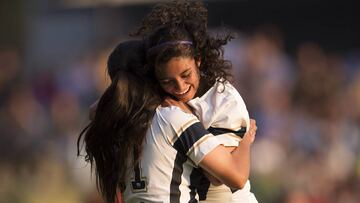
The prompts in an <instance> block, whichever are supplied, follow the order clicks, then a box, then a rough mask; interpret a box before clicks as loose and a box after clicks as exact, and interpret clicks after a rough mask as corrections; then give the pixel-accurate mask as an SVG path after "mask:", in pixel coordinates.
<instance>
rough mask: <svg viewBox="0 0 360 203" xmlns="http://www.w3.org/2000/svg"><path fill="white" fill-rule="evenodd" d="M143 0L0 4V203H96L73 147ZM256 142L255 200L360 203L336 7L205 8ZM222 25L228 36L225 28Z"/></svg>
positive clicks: (358, 142) (356, 86) (344, 14)
mask: <svg viewBox="0 0 360 203" xmlns="http://www.w3.org/2000/svg"><path fill="white" fill-rule="evenodd" d="M153 4H154V2H153V1H150V0H147V1H146V0H137V1H131V3H130V2H129V1H124V0H123V1H114V0H76V1H68V0H54V1H46V0H31V1H21V0H3V1H1V2H0V202H1V203H43V202H44V203H45V202H46V203H57V202H59V203H60V202H61V203H65V202H66V203H72V202H74V203H78V202H79V203H80V202H81V203H92V202H94V203H95V202H102V201H101V199H100V198H99V195H98V193H97V191H96V187H95V179H94V177H92V176H91V174H90V167H89V165H88V164H87V163H86V162H85V161H84V159H83V157H79V158H78V157H77V156H76V153H77V151H76V140H77V137H78V135H79V133H80V131H81V130H82V129H83V128H84V127H85V126H86V124H87V123H88V108H89V106H90V105H91V104H92V103H93V102H94V101H95V100H96V99H97V98H98V97H99V96H100V95H101V94H102V91H103V90H104V89H105V88H106V86H107V85H108V84H109V81H110V79H109V78H108V77H107V75H106V71H105V68H106V60H107V57H108V55H109V53H110V51H111V49H113V48H114V47H115V45H116V44H117V43H118V42H120V41H123V40H127V39H130V37H129V35H128V33H129V32H131V31H134V30H135V28H136V26H137V25H138V24H139V22H140V19H141V18H142V16H144V14H145V13H146V12H147V11H149V10H150V8H151V7H152V6H153ZM206 4H207V5H208V8H209V27H210V29H211V32H213V33H214V34H216V33H220V34H221V32H224V31H226V32H227V31H231V32H233V33H234V34H235V36H236V37H235V39H234V40H232V41H231V42H230V43H229V45H227V46H226V48H225V57H226V58H227V59H229V60H230V61H231V62H232V64H233V69H234V70H233V72H234V78H233V83H234V84H235V85H236V87H237V88H238V90H239V92H240V94H241V95H242V96H243V98H244V100H245V102H246V104H247V107H248V110H249V112H250V115H251V117H253V118H255V119H256V120H257V124H258V128H259V130H258V133H257V139H256V141H255V143H254V147H253V162H252V171H251V176H252V177H251V180H252V190H253V192H254V193H255V194H256V196H257V198H258V200H259V202H262V203H358V202H360V192H359V191H360V40H359V36H360V27H359V22H358V20H357V19H360V18H359V17H360V16H359V14H357V13H358V12H357V11H356V9H355V8H354V7H353V6H352V5H351V3H350V2H349V1H342V2H341V3H340V2H338V3H324V2H315V3H314V2H312V3H311V4H310V3H306V1H305V2H302V1H295V2H291V3H269V2H268V3H265V4H264V3H262V4H261V3H259V2H257V3H255V2H253V1H250V0H248V1H245V0H244V1H215V0H213V1H206ZM224 27H225V29H224Z"/></svg>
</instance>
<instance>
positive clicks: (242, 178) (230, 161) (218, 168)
mask: <svg viewBox="0 0 360 203" xmlns="http://www.w3.org/2000/svg"><path fill="white" fill-rule="evenodd" d="M256 129H257V127H256V122H255V120H251V124H250V130H249V131H248V132H247V133H246V134H245V136H244V138H243V140H242V141H241V142H240V143H239V146H238V147H236V148H235V150H233V151H232V152H231V153H230V152H229V151H228V150H227V149H226V148H225V147H224V146H222V145H219V146H218V147H216V148H215V149H214V150H213V151H211V152H210V153H209V154H207V155H206V156H205V157H204V159H203V160H202V161H201V162H200V166H201V167H202V168H204V169H205V170H206V171H207V172H209V173H210V174H211V175H212V176H214V177H215V178H217V179H218V180H220V181H221V182H223V183H224V184H226V185H227V186H229V187H231V188H243V187H244V185H245V183H246V181H247V179H248V178H249V173H250V149H251V145H252V143H253V142H254V139H255V134H256Z"/></svg>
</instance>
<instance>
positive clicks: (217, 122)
mask: <svg viewBox="0 0 360 203" xmlns="http://www.w3.org/2000/svg"><path fill="white" fill-rule="evenodd" d="M188 104H189V105H190V106H191V107H192V108H193V109H194V112H195V115H196V116H197V117H198V118H199V120H200V121H201V123H202V124H203V125H204V127H205V128H206V129H208V130H209V131H210V132H212V133H213V134H216V133H214V132H213V131H211V129H213V130H214V129H215V130H217V129H219V130H220V132H221V129H227V130H228V132H229V131H233V132H239V131H240V130H241V131H244V129H246V130H245V131H247V130H248V129H249V126H250V118H249V113H248V111H247V108H246V105H245V102H244V100H243V98H242V97H241V96H240V94H239V92H238V91H237V90H236V89H235V87H234V86H232V85H231V84H230V83H229V82H224V83H221V82H216V83H215V84H214V86H213V87H211V88H210V89H209V90H208V91H207V92H206V93H205V94H204V95H203V96H201V97H196V98H194V99H192V100H191V101H189V102H188ZM245 131H244V133H245ZM217 137H218V138H219V140H221V141H222V143H223V144H224V145H225V146H237V145H238V142H239V141H240V140H241V138H240V137H239V136H236V135H235V134H234V133H219V135H218V136H217Z"/></svg>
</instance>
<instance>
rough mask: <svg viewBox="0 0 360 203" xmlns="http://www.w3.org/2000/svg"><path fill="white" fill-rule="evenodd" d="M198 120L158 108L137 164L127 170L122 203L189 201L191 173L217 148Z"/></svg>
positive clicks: (178, 111) (193, 196) (193, 195)
mask: <svg viewBox="0 0 360 203" xmlns="http://www.w3.org/2000/svg"><path fill="white" fill-rule="evenodd" d="M220 144H221V143H220V142H219V141H218V139H217V137H216V136H214V135H212V134H210V133H209V132H208V131H206V130H205V128H204V127H203V125H202V124H201V123H200V122H199V120H198V118H197V117H196V116H194V115H193V114H188V113H185V112H183V111H182V110H181V109H180V108H179V107H175V106H170V107H158V108H157V109H156V112H155V115H154V117H153V120H152V123H151V126H150V127H149V129H148V131H147V134H146V138H145V141H144V146H143V151H142V155H141V159H140V164H139V165H136V166H135V167H134V169H129V170H128V176H127V179H126V189H125V191H124V193H123V201H124V202H131V203H132V202H134V203H141V202H143V203H146V202H164V203H170V202H171V203H176V202H190V201H191V200H193V201H195V202H196V200H195V199H197V197H196V193H195V191H194V190H192V189H191V188H190V174H191V172H192V170H193V168H195V167H198V164H199V162H200V161H201V160H202V159H203V157H204V156H205V155H206V154H207V153H209V152H210V151H212V150H213V149H214V148H215V147H217V146H218V145H220Z"/></svg>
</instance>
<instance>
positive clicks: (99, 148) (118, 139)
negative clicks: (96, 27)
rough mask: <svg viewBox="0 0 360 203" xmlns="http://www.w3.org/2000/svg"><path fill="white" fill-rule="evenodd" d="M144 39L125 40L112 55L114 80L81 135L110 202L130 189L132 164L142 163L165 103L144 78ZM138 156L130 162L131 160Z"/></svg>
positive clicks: (79, 149) (105, 196) (105, 197)
mask: <svg viewBox="0 0 360 203" xmlns="http://www.w3.org/2000/svg"><path fill="white" fill-rule="evenodd" d="M143 55H144V54H143V49H142V42H141V41H126V42H123V43H120V44H119V45H118V46H117V47H116V48H115V49H114V51H113V52H112V53H111V54H110V56H109V59H108V73H109V75H110V77H111V78H112V83H111V84H110V86H109V87H108V88H107V89H106V91H105V92H104V94H103V95H102V96H101V98H100V100H99V103H98V105H97V108H96V114H95V118H94V120H92V121H91V122H90V124H89V125H88V126H87V127H86V128H85V129H84V130H83V131H82V132H81V133H80V135H79V138H78V141H77V148H78V156H80V155H81V154H80V151H81V141H82V138H83V142H84V144H85V153H86V154H85V160H86V161H87V162H90V164H91V169H92V170H94V169H95V175H96V185H97V187H98V189H99V191H100V192H101V194H102V196H103V197H104V199H105V201H106V202H109V203H113V202H117V195H116V193H117V191H118V190H120V191H124V190H125V175H126V171H127V169H128V168H133V167H134V166H135V164H137V163H138V161H139V157H140V155H141V152H142V145H143V142H144V140H145V135H146V132H147V130H148V128H149V125H150V122H151V120H152V118H153V116H154V113H155V109H156V107H157V106H158V105H159V104H160V98H159V97H158V94H155V93H154V91H153V89H151V87H150V86H149V85H148V83H149V81H148V80H147V79H146V78H144V77H143V74H142V73H141V72H142V70H143ZM131 157H132V159H131V160H130V158H131Z"/></svg>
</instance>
